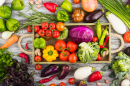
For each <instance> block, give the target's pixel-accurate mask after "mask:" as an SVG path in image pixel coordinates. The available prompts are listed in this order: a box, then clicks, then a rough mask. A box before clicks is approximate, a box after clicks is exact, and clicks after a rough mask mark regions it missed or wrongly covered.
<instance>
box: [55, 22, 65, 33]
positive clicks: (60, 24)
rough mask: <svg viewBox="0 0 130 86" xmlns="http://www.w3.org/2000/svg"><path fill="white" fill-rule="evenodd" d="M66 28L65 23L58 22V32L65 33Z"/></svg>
mask: <svg viewBox="0 0 130 86" xmlns="http://www.w3.org/2000/svg"><path fill="white" fill-rule="evenodd" d="M64 28H65V26H64V23H62V22H58V23H57V24H56V29H57V30H58V31H63V30H64Z"/></svg>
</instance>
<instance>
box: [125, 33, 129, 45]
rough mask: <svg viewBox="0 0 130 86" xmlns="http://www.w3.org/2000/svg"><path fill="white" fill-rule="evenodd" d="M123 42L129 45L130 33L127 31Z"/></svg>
mask: <svg viewBox="0 0 130 86" xmlns="http://www.w3.org/2000/svg"><path fill="white" fill-rule="evenodd" d="M124 41H125V42H127V43H130V31H127V32H126V33H125V34H124Z"/></svg>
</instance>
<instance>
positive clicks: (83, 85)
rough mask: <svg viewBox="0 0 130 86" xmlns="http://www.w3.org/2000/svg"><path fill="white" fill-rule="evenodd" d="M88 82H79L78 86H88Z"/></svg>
mask: <svg viewBox="0 0 130 86" xmlns="http://www.w3.org/2000/svg"><path fill="white" fill-rule="evenodd" d="M86 82H87V81H82V80H81V81H79V83H78V85H77V86H87V84H86Z"/></svg>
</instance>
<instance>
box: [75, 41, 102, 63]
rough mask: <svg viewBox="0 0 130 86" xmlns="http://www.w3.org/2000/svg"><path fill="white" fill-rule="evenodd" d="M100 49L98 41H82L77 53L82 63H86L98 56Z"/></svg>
mask: <svg viewBox="0 0 130 86" xmlns="http://www.w3.org/2000/svg"><path fill="white" fill-rule="evenodd" d="M99 51H100V46H99V45H98V43H97V42H96V43H94V42H88V43H85V42H82V43H80V44H79V49H78V52H77V55H78V57H79V59H80V61H82V62H83V63H88V62H90V61H94V60H96V59H97V58H98V53H99Z"/></svg>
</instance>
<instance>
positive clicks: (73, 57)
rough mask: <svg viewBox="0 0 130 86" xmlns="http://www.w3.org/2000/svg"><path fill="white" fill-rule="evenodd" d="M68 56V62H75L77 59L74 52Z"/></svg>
mask: <svg viewBox="0 0 130 86" xmlns="http://www.w3.org/2000/svg"><path fill="white" fill-rule="evenodd" d="M68 58H69V62H70V63H75V62H76V61H77V60H78V58H77V56H76V53H71V54H70V55H69V57H68Z"/></svg>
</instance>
